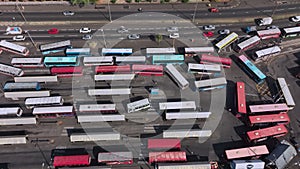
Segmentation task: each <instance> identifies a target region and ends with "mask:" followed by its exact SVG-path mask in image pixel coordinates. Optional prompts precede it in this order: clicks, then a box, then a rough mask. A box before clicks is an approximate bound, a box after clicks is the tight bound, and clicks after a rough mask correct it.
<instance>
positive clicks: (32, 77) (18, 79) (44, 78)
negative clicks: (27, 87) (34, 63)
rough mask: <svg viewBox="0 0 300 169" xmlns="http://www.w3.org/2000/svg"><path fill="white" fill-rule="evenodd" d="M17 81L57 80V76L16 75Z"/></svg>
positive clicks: (42, 81)
mask: <svg viewBox="0 0 300 169" xmlns="http://www.w3.org/2000/svg"><path fill="white" fill-rule="evenodd" d="M14 80H15V82H40V83H48V82H57V76H24V77H14Z"/></svg>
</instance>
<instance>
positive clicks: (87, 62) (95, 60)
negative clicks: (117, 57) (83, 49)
mask: <svg viewBox="0 0 300 169" xmlns="http://www.w3.org/2000/svg"><path fill="white" fill-rule="evenodd" d="M113 64H114V60H113V57H112V56H104V57H103V56H100V57H90V56H88V57H83V65H84V66H98V65H113Z"/></svg>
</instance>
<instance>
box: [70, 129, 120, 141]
mask: <svg viewBox="0 0 300 169" xmlns="http://www.w3.org/2000/svg"><path fill="white" fill-rule="evenodd" d="M120 138H121V135H120V133H117V132H101V133H100V132H97V133H92V132H88V133H71V135H70V141H71V142H72V143H73V142H86V141H110V140H120Z"/></svg>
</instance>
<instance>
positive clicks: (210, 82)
mask: <svg viewBox="0 0 300 169" xmlns="http://www.w3.org/2000/svg"><path fill="white" fill-rule="evenodd" d="M226 84H227V81H226V78H224V77H219V78H214V79H207V80H199V81H195V86H196V88H198V89H199V90H200V91H207V90H213V89H221V88H224V87H225V86H226Z"/></svg>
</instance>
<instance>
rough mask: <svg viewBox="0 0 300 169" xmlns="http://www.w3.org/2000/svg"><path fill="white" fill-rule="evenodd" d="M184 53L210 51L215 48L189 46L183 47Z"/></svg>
mask: <svg viewBox="0 0 300 169" xmlns="http://www.w3.org/2000/svg"><path fill="white" fill-rule="evenodd" d="M184 50H185V53H201V52H203V53H204V52H205V53H210V52H214V51H215V49H214V47H206V46H205V47H190V48H184Z"/></svg>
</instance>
